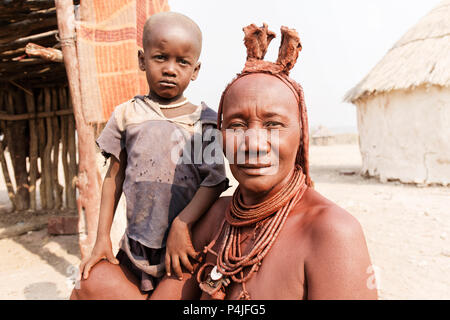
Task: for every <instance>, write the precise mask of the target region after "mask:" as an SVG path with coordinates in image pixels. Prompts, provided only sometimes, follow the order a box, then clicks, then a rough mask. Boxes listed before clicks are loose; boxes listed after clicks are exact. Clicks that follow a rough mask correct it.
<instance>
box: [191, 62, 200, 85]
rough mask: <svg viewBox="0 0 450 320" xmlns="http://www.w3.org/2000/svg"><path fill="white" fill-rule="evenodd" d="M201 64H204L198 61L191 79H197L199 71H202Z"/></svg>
mask: <svg viewBox="0 0 450 320" xmlns="http://www.w3.org/2000/svg"><path fill="white" fill-rule="evenodd" d="M201 66H202V63H201V62H200V61H198V62H197V64H196V65H195V67H194V72H193V73H192V77H191V81H194V80H195V79H197V77H198V72H199V71H200V67H201Z"/></svg>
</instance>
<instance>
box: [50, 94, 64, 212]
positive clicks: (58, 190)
mask: <svg viewBox="0 0 450 320" xmlns="http://www.w3.org/2000/svg"><path fill="white" fill-rule="evenodd" d="M51 97H52V109H53V112H56V111H58V107H59V102H58V95H57V93H56V89H55V88H52V89H51ZM52 129H53V160H52V166H51V168H52V179H53V189H54V193H55V209H57V210H59V209H61V207H62V193H63V189H64V188H63V186H61V185H60V184H59V179H58V167H59V139H60V137H61V132H60V128H59V118H58V117H53V118H52Z"/></svg>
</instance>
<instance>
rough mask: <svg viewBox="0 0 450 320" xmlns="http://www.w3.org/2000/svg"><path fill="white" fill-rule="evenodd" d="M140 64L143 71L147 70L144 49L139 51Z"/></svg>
mask: <svg viewBox="0 0 450 320" xmlns="http://www.w3.org/2000/svg"><path fill="white" fill-rule="evenodd" d="M138 64H139V69H140V70H141V71H145V55H144V52H143V51H142V50H139V51H138Z"/></svg>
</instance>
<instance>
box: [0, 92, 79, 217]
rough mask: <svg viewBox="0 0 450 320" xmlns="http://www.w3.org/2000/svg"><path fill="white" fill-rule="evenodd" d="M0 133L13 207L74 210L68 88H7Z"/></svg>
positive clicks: (0, 99)
mask: <svg viewBox="0 0 450 320" xmlns="http://www.w3.org/2000/svg"><path fill="white" fill-rule="evenodd" d="M0 132H1V134H2V141H1V146H2V148H1V150H0V152H1V158H0V160H2V161H0V162H1V166H2V170H3V173H4V178H5V184H6V186H7V188H8V193H9V197H10V200H11V202H12V208H13V209H15V210H26V209H30V210H62V209H68V210H75V209H76V198H75V187H74V185H73V181H74V178H75V177H76V174H77V160H76V138H75V136H76V133H75V122H74V118H73V114H72V107H71V102H70V97H69V94H68V89H67V87H66V86H65V85H62V86H57V85H54V86H50V87H41V88H34V89H30V88H28V89H26V88H19V87H16V86H12V85H4V86H2V87H1V88H0ZM8 164H10V165H11V167H9V166H8Z"/></svg>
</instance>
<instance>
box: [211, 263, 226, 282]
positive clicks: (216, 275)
mask: <svg viewBox="0 0 450 320" xmlns="http://www.w3.org/2000/svg"><path fill="white" fill-rule="evenodd" d="M209 276H210V277H211V279H212V280H213V281H217V280H219V279H221V278H222V277H223V274H221V273H220V272H219V271H218V270H217V266H214V268H213V269H212V270H211V273H210V274H209Z"/></svg>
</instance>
